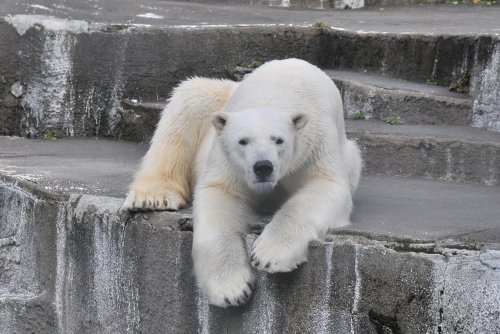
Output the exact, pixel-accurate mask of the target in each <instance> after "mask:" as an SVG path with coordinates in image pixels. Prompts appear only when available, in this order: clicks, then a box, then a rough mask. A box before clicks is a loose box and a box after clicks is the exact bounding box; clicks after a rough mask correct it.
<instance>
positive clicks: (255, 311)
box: [0, 180, 500, 334]
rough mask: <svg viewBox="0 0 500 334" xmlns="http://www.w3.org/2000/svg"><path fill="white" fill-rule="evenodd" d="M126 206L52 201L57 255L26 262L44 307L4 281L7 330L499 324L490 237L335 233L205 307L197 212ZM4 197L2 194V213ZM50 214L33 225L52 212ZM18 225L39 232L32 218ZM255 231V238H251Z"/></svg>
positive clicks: (499, 282) (415, 328)
mask: <svg viewBox="0 0 500 334" xmlns="http://www.w3.org/2000/svg"><path fill="white" fill-rule="evenodd" d="M28 183H29V181H20V182H12V180H10V181H9V180H3V181H1V187H0V193H1V194H2V195H3V196H4V198H7V197H9V196H12V195H13V194H16V193H19V192H21V193H26V194H27V196H33V195H29V194H30V193H32V188H31V186H27V184H28ZM37 194H38V195H37V196H38V198H39V201H45V200H46V199H44V195H43V193H42V192H38V193H37ZM48 201H49V202H52V199H50V198H49V199H48ZM121 202H122V199H117V198H111V197H102V196H95V195H71V196H70V197H69V198H67V199H66V200H62V201H59V202H58V203H57V204H58V210H56V211H57V213H58V214H57V216H56V217H52V218H54V219H55V220H54V221H52V222H51V225H52V229H53V230H55V231H54V233H53V234H51V235H48V236H44V237H40V242H42V243H43V242H45V243H50V244H51V245H52V248H51V249H54V246H55V248H56V254H50V256H48V255H49V254H46V255H47V257H46V258H44V259H43V261H40V262H38V263H36V264H35V265H34V266H32V265H31V264H29V263H24V262H22V261H21V262H20V263H19V267H23V266H26V267H28V268H34V269H38V270H45V271H49V269H50V271H51V272H50V278H51V279H50V280H48V281H47V282H46V284H45V285H44V286H43V288H42V289H41V295H42V296H43V299H42V302H40V298H41V297H37V298H31V299H30V298H26V297H23V295H20V294H19V293H16V291H15V290H14V291H12V290H13V286H11V285H8V284H7V285H6V286H5V284H4V283H2V289H3V290H2V291H3V294H2V295H1V296H0V321H1V323H2V324H3V326H2V327H0V333H2V334H10V333H12V332H16V333H32V332H36V333H117V332H120V333H151V332H163V331H167V332H169V333H193V332H201V333H282V332H283V331H285V332H287V333H297V334H298V333H337V334H343V333H373V334H375V333H418V334H420V333H439V332H442V333H477V332H481V333H496V330H497V329H498V326H499V325H500V323H499V321H500V320H499V318H498V316H497V314H498V312H500V309H499V307H500V304H499V303H498V296H499V292H500V275H499V272H498V268H499V259H500V254H499V253H498V252H499V251H498V250H495V249H494V248H492V247H495V246H494V244H491V245H489V246H488V247H489V248H488V247H483V248H481V249H479V248H480V246H477V245H476V247H475V248H474V247H469V248H471V249H469V250H464V249H463V248H464V244H455V245H451V246H450V245H447V246H437V245H434V248H432V249H429V248H425V247H421V246H425V244H421V243H418V242H417V243H416V244H414V245H413V246H412V245H411V244H410V243H409V242H410V241H408V240H403V241H394V240H393V241H390V242H387V241H384V240H383V239H381V240H382V241H381V242H379V241H376V239H377V238H373V235H372V238H371V239H367V238H364V237H361V236H356V235H353V234H350V235H346V234H345V233H344V234H340V235H339V234H338V235H331V236H330V237H328V238H327V239H326V241H324V242H315V243H313V244H312V245H311V246H310V249H309V261H308V263H307V264H305V265H303V266H301V267H300V268H299V269H298V270H296V271H294V272H292V273H288V274H278V275H269V274H265V273H260V272H257V273H256V275H257V281H256V289H255V291H254V295H253V297H252V299H251V301H250V302H249V303H248V305H246V306H244V307H240V308H229V309H227V310H222V309H218V308H216V307H212V306H209V305H208V304H207V302H206V299H205V298H204V296H203V295H202V294H201V293H200V292H199V290H198V289H197V288H196V285H195V281H194V277H193V275H192V272H191V270H192V264H191V259H190V248H191V240H192V236H191V232H190V231H189V223H188V221H189V219H190V215H189V214H187V213H182V212H181V213H167V212H165V213H138V214H135V215H131V214H129V213H127V212H124V211H122V210H121V208H120V206H121ZM9 203H10V201H8V200H3V201H1V202H0V212H2V213H4V212H5V211H4V210H6V209H7V210H9V209H8V206H9ZM46 209H48V211H43V212H40V215H37V216H35V217H36V219H37V221H38V219H40V216H43V215H44V214H45V213H46V212H54V210H52V209H51V208H46ZM23 210H24V208H21V209H20V210H18V211H17V212H18V213H24V212H23ZM0 217H1V219H0V221H1V222H2V223H4V222H5V221H7V222H8V221H10V220H11V219H12V218H10V217H9V215H3V214H2V215H1V216H0ZM23 221H24V222H28V224H27V225H25V226H26V228H27V231H28V232H30V233H31V234H32V235H37V232H36V230H35V229H36V228H37V227H36V223H35V224H32V223H29V221H27V220H23V219H21V220H20V222H23ZM22 230H23V227H22V226H20V227H19V228H18V229H17V230H16V229H14V231H13V234H12V239H13V240H15V243H16V245H17V247H28V248H29V247H32V243H31V242H30V241H29V240H23V239H22V237H21V236H22V235H23V232H22ZM254 238H255V235H252V234H250V235H248V236H247V237H246V241H247V244H248V245H250V244H251V242H252V241H253V240H254ZM54 239H55V240H54ZM4 240H5V238H0V241H2V242H3V241H4ZM419 246H420V248H419ZM394 249H396V250H398V251H395V250H394ZM478 249H479V250H478ZM0 250H2V260H4V259H5V258H7V259H8V258H9V256H12V254H15V249H12V248H8V247H7V248H5V246H4V245H0ZM4 263H5V261H2V262H0V266H2V268H1V269H2V271H3V269H4V268H3V266H4ZM18 275H22V273H21V272H20V273H18ZM13 277H14V279H18V277H17V276H16V275H14V276H13ZM9 296H10V297H9ZM165 315H168V316H165Z"/></svg>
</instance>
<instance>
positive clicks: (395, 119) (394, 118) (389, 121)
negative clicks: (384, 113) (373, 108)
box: [384, 116, 404, 125]
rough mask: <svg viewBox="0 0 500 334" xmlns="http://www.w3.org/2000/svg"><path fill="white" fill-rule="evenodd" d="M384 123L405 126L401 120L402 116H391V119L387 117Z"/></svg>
mask: <svg viewBox="0 0 500 334" xmlns="http://www.w3.org/2000/svg"><path fill="white" fill-rule="evenodd" d="M384 122H386V123H387V124H390V125H399V124H403V123H404V122H403V119H402V118H401V116H390V117H387V118H385V119H384Z"/></svg>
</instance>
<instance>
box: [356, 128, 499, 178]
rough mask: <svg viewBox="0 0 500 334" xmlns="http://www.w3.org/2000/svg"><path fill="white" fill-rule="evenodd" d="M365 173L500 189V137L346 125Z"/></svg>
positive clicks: (461, 130) (455, 130)
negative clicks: (362, 162)
mask: <svg viewBox="0 0 500 334" xmlns="http://www.w3.org/2000/svg"><path fill="white" fill-rule="evenodd" d="M346 128H347V133H348V136H349V137H350V138H353V139H356V140H357V142H358V143H359V144H360V147H361V150H362V152H363V159H364V162H365V167H364V173H366V174H369V175H394V176H405V177H423V178H428V179H433V180H440V181H449V182H460V183H463V182H465V183H480V184H485V185H498V184H500V134H499V133H498V132H494V131H485V130H480V129H477V128H471V127H463V126H462V127H460V126H437V125H405V124H400V125H390V124H387V123H384V122H377V121H362V120H357V121H352V120H351V121H347V122H346Z"/></svg>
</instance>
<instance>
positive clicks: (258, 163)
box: [212, 107, 308, 195]
mask: <svg viewBox="0 0 500 334" xmlns="http://www.w3.org/2000/svg"><path fill="white" fill-rule="evenodd" d="M307 121H308V118H307V116H306V115H305V114H303V113H300V112H299V113H295V114H292V115H291V114H290V113H288V112H285V111H282V110H280V109H276V108H270V107H265V108H254V109H246V110H243V111H239V112H231V113H224V112H220V113H216V114H214V115H213V117H212V124H213V125H214V127H215V129H216V132H217V136H218V140H219V142H220V143H221V147H222V149H223V151H224V153H225V155H226V157H227V159H228V161H229V162H230V163H231V164H232V165H233V166H235V167H237V168H238V169H239V171H238V172H239V173H240V174H241V175H244V177H245V181H246V183H247V184H248V186H249V187H250V189H252V190H253V191H254V192H255V193H257V194H260V195H264V194H268V193H270V192H271V191H272V190H273V188H274V186H275V185H276V184H277V183H278V181H279V180H280V179H281V178H282V177H283V176H285V175H286V174H287V173H288V172H289V168H290V164H291V162H292V159H293V157H294V151H295V150H294V149H295V145H296V138H297V134H298V132H299V131H300V130H301V129H302V128H303V127H304V126H305V125H306V124H307Z"/></svg>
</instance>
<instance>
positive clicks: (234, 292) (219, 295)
mask: <svg viewBox="0 0 500 334" xmlns="http://www.w3.org/2000/svg"><path fill="white" fill-rule="evenodd" d="M202 285H203V286H204V291H205V294H206V296H207V299H208V302H209V303H210V304H212V305H215V306H219V307H222V308H226V307H228V306H240V305H243V304H245V303H246V302H248V301H249V300H250V297H251V296H252V290H253V288H254V276H253V273H252V271H251V269H250V268H248V269H246V270H244V271H243V272H235V273H233V274H231V275H226V277H224V278H219V279H210V281H209V282H205V284H202Z"/></svg>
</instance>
